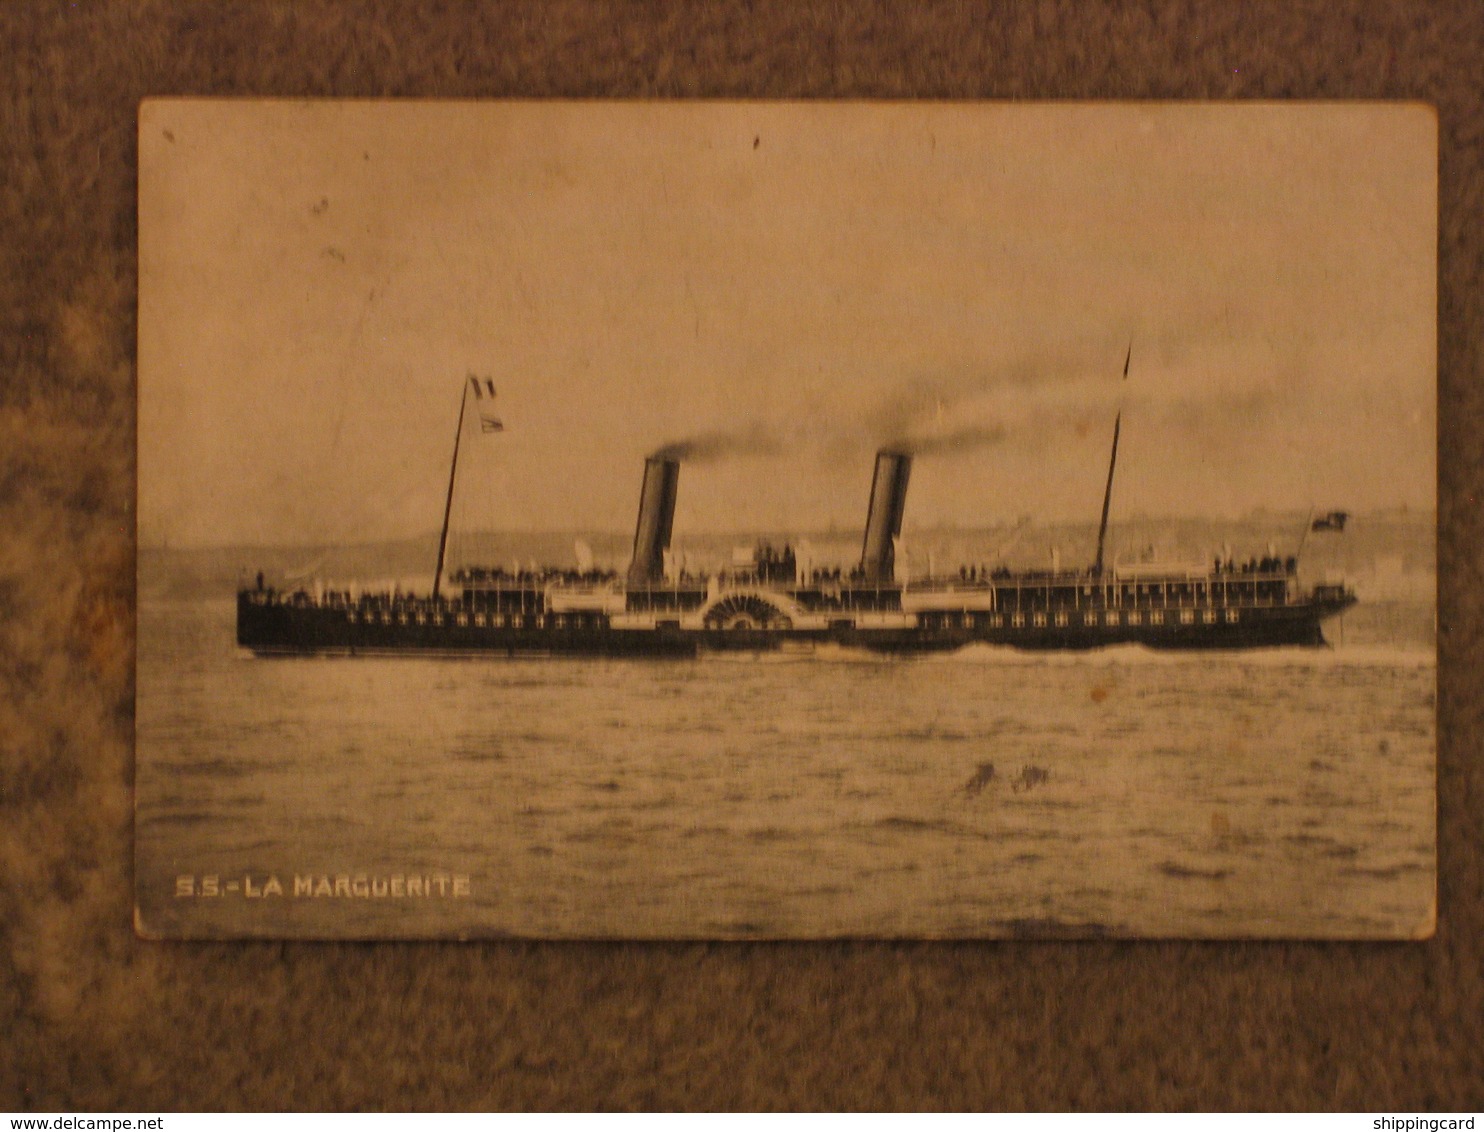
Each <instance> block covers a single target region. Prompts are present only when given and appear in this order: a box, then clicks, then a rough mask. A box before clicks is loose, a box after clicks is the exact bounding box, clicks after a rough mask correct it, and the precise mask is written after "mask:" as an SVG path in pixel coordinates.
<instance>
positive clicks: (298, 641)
mask: <svg viewBox="0 0 1484 1132" xmlns="http://www.w3.org/2000/svg"><path fill="white" fill-rule="evenodd" d="M1350 604H1353V598H1346V599H1340V598H1337V599H1332V600H1314V601H1307V602H1295V603H1291V604H1284V605H1273V606H1252V607H1247V608H1240V607H1228V608H1223V609H1219V610H1200V611H1190V613H1189V615H1190V618H1191V621H1190V623H1185V622H1183V621H1182V620H1181V617H1180V616H1179V613H1178V612H1177V611H1169V614H1168V615H1167V616H1164V617H1162V618H1161V619H1160V622H1159V623H1151V618H1150V616H1149V614H1148V613H1147V612H1146V613H1137V612H1125V613H1120V614H1118V615H1116V616H1115V617H1109V616H1107V615H1106V614H1098V615H1096V616H1094V617H1082V616H1077V615H1068V616H1067V617H1065V618H1064V620H1065V621H1066V622H1067V623H1066V624H1057V623H1056V621H1057V620H1061V619H1060V618H1056V617H1055V615H1051V616H1047V617H1045V618H1031V617H1026V618H1020V619H1018V620H1019V621H1020V622H1021V623H1019V624H1017V623H1015V620H1016V619H1011V618H1005V617H1000V618H994V619H992V620H993V621H998V622H999V624H993V623H992V621H991V620H990V619H986V618H983V617H976V616H974V615H967V614H965V615H948V616H943V615H938V616H928V617H922V618H919V619H918V624H916V625H913V626H907V627H892V628H863V627H856V626H851V625H835V626H831V627H829V628H819V629H803V628H762V627H755V626H753V627H746V628H740V629H719V628H705V629H685V628H681V627H679V626H678V625H677V624H674V623H669V624H665V625H659V626H655V627H649V628H613V627H611V626H609V625H608V623H607V622H606V620H605V619H603V618H590V619H587V620H586V621H585V622H583V623H581V624H579V625H563V626H556V625H553V624H550V623H548V619H546V618H536V617H530V618H523V619H520V620H521V622H522V624H521V625H519V626H516V625H503V626H498V627H497V626H494V625H490V626H476V625H473V624H465V625H460V624H456V623H455V619H454V617H453V615H448V616H445V617H443V618H441V620H440V621H438V622H435V621H434V620H432V619H427V620H425V622H424V623H422V624H418V623H417V622H416V621H415V620H413V619H411V618H409V619H407V621H406V623H403V622H402V621H401V620H399V619H397V618H396V617H392V618H389V619H388V622H389V623H383V622H382V620H380V619H377V618H366V617H364V616H361V617H358V618H353V617H352V616H350V615H348V611H347V610H346V609H345V608H343V607H334V606H324V605H319V604H312V603H306V604H303V605H295V604H290V603H264V602H261V601H257V600H254V595H253V594H252V592H251V591H244V592H243V593H242V594H240V595H239V598H238V607H237V643H238V644H239V645H240V646H241V647H243V648H246V649H250V650H251V651H252V652H254V653H256V654H257V655H259V656H306V655H333V656H383V655H406V654H417V655H428V656H489V657H495V656H509V657H516V656H590V657H694V656H696V655H698V654H700V653H702V652H714V653H748V652H775V651H799V652H807V651H811V650H815V649H818V648H821V647H836V648H855V649H867V650H871V651H874V652H882V653H896V654H915V653H931V652H948V651H952V650H955V649H960V648H963V647H965V646H968V645H973V644H986V645H994V646H1004V647H1009V648H1015V649H1022V650H1027V651H1086V650H1090V649H1097V648H1105V647H1109V646H1117V645H1142V646H1145V647H1148V648H1154V649H1167V650H1176V651H1183V650H1222V649H1253V648H1276V647H1291V646H1297V647H1308V648H1317V647H1322V646H1324V645H1325V644H1326V643H1327V642H1326V640H1325V637H1324V632H1323V622H1324V621H1325V620H1326V619H1327V618H1330V617H1333V616H1335V615H1337V614H1339V613H1341V612H1343V611H1344V609H1345V608H1347V607H1348V606H1349V605H1350ZM509 620H511V621H515V620H516V619H514V618H511V619H509ZM1038 620H1045V621H1046V622H1047V624H1044V625H1043V624H1037V623H1036V622H1037V621H1038ZM1089 622H1092V623H1089ZM1110 622H1116V623H1110Z"/></svg>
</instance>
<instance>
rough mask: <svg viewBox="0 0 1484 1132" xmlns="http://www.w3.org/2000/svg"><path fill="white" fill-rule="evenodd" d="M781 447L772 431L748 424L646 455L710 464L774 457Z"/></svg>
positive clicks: (781, 442) (685, 441)
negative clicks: (746, 458)
mask: <svg viewBox="0 0 1484 1132" xmlns="http://www.w3.org/2000/svg"><path fill="white" fill-rule="evenodd" d="M784 447H785V446H784V443H783V440H782V438H781V437H779V436H778V435H777V434H776V433H774V432H773V431H772V430H770V429H768V428H766V427H765V426H763V425H761V424H751V425H748V426H747V427H745V428H742V429H735V430H729V429H715V430H712V431H710V432H702V433H697V434H696V435H695V436H688V437H685V438H684V439H682V440H675V441H671V442H670V443H669V444H662V445H660V446H659V447H658V448H656V449H655V450H654V451H653V452H652V453H650V458H651V459H655V460H685V461H688V462H690V463H693V464H711V463H716V462H718V461H721V460H730V459H734V458H737V457H743V456H778V455H781V454H782V453H783V451H784Z"/></svg>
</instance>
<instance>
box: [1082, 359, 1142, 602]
mask: <svg viewBox="0 0 1484 1132" xmlns="http://www.w3.org/2000/svg"><path fill="white" fill-rule="evenodd" d="M1133 356H1134V344H1133V343H1132V342H1130V343H1129V344H1128V353H1127V354H1125V355H1124V358H1123V380H1124V381H1127V380H1128V363H1129V360H1130V359H1131V358H1132V357H1133ZM1122 425H1123V409H1122V408H1119V410H1118V416H1116V417H1115V418H1114V419H1113V454H1112V455H1111V456H1109V457H1108V485H1107V487H1105V488H1103V518H1102V521H1101V522H1099V523H1098V556H1097V561H1096V562H1094V563H1093V567H1092V572H1093V574H1095V575H1096V576H1098V577H1101V576H1102V573H1103V543H1104V541H1105V540H1106V539H1107V537H1108V504H1109V503H1111V502H1112V500H1113V469H1115V468H1116V467H1118V431H1119V429H1120V428H1121V427H1122Z"/></svg>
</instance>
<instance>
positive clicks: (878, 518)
mask: <svg viewBox="0 0 1484 1132" xmlns="http://www.w3.org/2000/svg"><path fill="white" fill-rule="evenodd" d="M911 474H912V457H911V456H909V455H908V454H907V453H905V452H892V451H889V450H885V449H883V450H882V451H880V452H878V453H876V473H875V475H874V476H873V477H872V479H871V507H870V510H869V511H867V512H866V540H865V543H864V544H863V545H862V547H861V574H862V575H863V576H864V577H865V580H866V581H868V582H891V581H894V580H895V578H896V545H895V544H896V540H897V537H898V536H899V535H900V534H901V533H902V512H903V511H904V510H905V509H906V506H907V479H908V477H909V476H911Z"/></svg>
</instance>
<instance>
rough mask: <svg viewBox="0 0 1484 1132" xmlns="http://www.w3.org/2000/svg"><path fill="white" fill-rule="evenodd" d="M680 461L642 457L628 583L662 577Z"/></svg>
mask: <svg viewBox="0 0 1484 1132" xmlns="http://www.w3.org/2000/svg"><path fill="white" fill-rule="evenodd" d="M679 482H680V462H679V461H678V460H669V459H665V458H664V457H660V456H651V457H650V458H649V459H647V460H645V461H644V487H643V490H642V491H641V492H640V494H639V524H638V526H637V527H636V528H635V530H634V556H633V558H632V559H630V561H629V585H631V586H643V585H648V584H651V583H653V582H658V581H662V580H663V579H664V576H665V553H666V552H667V551H668V550H669V549H670V528H671V526H673V525H674V522H675V492H676V488H677V486H678V484H679Z"/></svg>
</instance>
